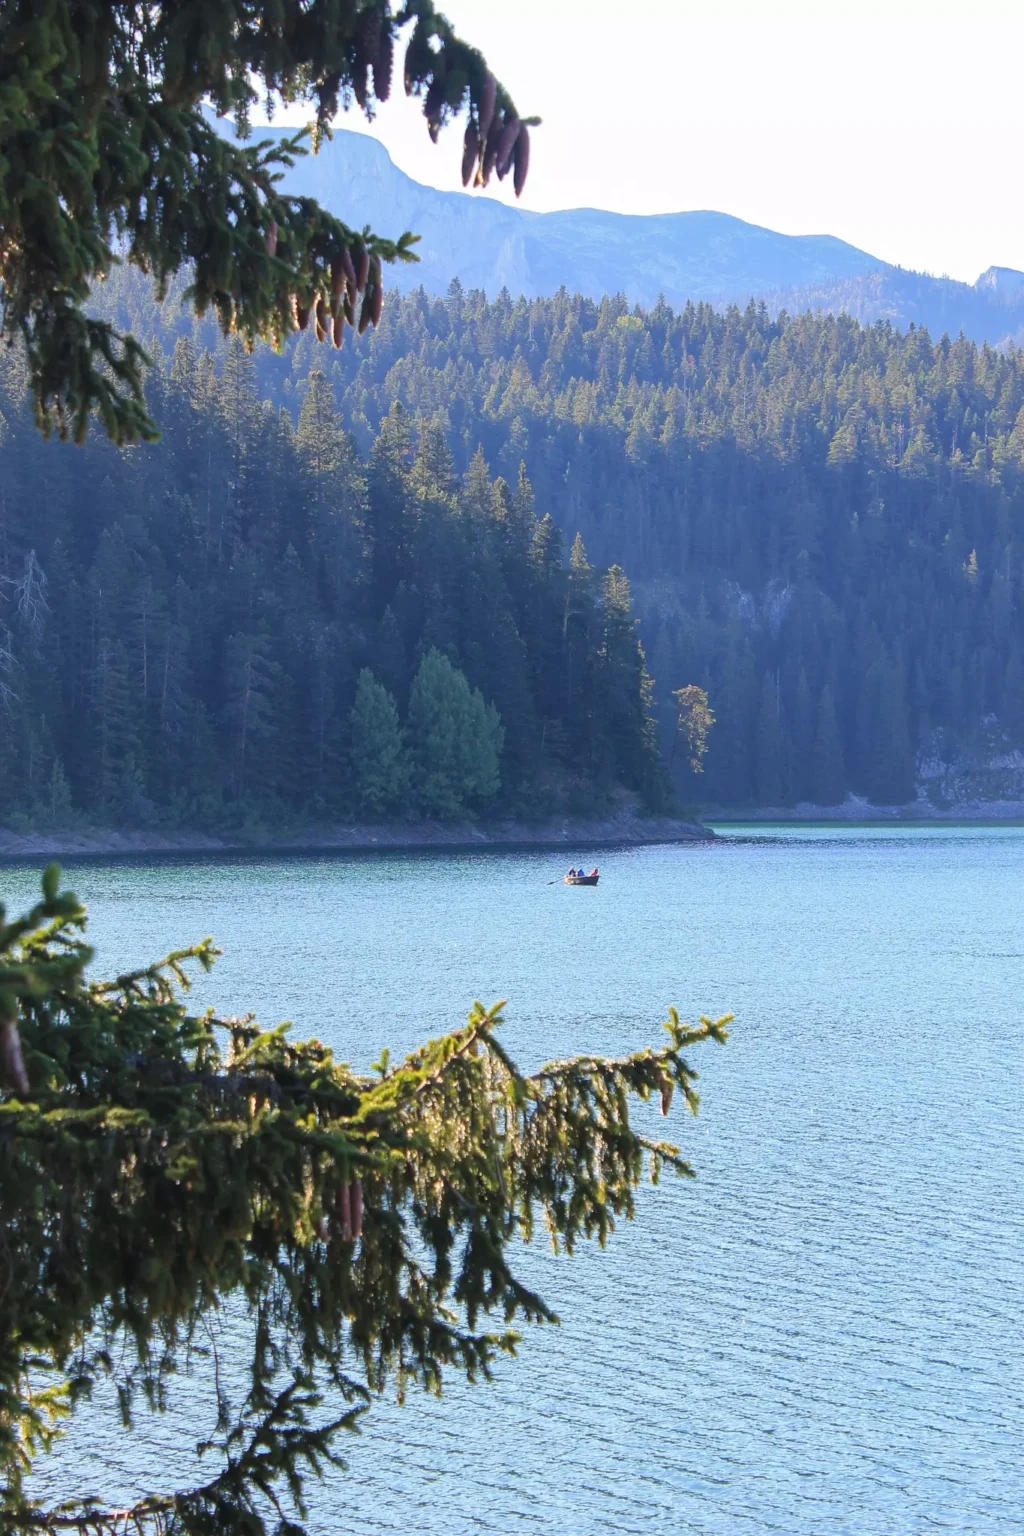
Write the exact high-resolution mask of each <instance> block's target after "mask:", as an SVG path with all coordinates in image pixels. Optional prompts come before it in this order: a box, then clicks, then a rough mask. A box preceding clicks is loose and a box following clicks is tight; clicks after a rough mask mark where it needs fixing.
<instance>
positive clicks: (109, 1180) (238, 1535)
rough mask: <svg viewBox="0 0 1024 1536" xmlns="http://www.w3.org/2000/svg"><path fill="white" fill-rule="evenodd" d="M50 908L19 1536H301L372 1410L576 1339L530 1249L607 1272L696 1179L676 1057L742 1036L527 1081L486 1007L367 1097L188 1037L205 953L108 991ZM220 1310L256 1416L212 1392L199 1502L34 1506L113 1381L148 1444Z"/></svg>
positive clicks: (24, 987)
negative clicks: (96, 1395) (670, 1119)
mask: <svg viewBox="0 0 1024 1536" xmlns="http://www.w3.org/2000/svg"><path fill="white" fill-rule="evenodd" d="M58 881H59V872H58V870H57V869H56V867H55V866H51V868H50V869H48V870H47V872H46V874H45V875H44V879H43V899H42V901H41V902H40V903H39V904H38V905H37V906H36V907H35V908H34V909H33V910H32V911H31V912H30V913H28V914H27V915H26V916H25V917H24V918H21V919H18V920H16V921H12V922H6V921H5V918H4V914H3V911H2V909H0V1147H2V1156H0V1212H2V1214H3V1232H4V1242H3V1306H2V1307H0V1477H2V1482H3V1487H2V1491H0V1528H2V1529H3V1531H4V1532H5V1536H15V1533H17V1536H30V1533H36V1536H39V1533H44V1536H57V1533H58V1532H61V1531H69V1530H70V1531H72V1532H74V1533H75V1536H121V1533H122V1532H123V1531H124V1530H125V1529H127V1530H131V1531H134V1532H136V1533H137V1536H140V1533H141V1536H269V1533H270V1532H271V1531H273V1532H274V1533H275V1536H303V1526H302V1525H301V1524H300V1523H299V1522H301V1521H302V1520H303V1519H304V1518H305V1502H304V1489H305V1484H306V1482H307V1480H308V1478H309V1477H310V1476H311V1475H316V1474H320V1475H322V1474H323V1473H324V1472H325V1471H328V1470H331V1469H335V1468H338V1467H339V1456H338V1447H337V1444H336V1441H337V1438H338V1436H339V1434H340V1433H341V1431H342V1430H345V1429H351V1428H353V1427H355V1425H356V1423H357V1422H358V1419H359V1418H360V1416H361V1415H362V1414H363V1413H364V1412H365V1411H366V1410H367V1408H368V1406H369V1403H370V1401H371V1399H372V1396H373V1394H374V1393H375V1392H378V1391H382V1390H384V1389H386V1388H388V1387H391V1389H392V1390H394V1391H396V1392H397V1393H398V1395H399V1397H402V1396H404V1394H405V1392H406V1391H407V1390H408V1388H409V1387H411V1386H414V1385H421V1386H424V1387H428V1388H433V1389H435V1390H438V1391H439V1390H440V1389H441V1386H442V1383H443V1382H444V1381H445V1380H447V1379H448V1377H449V1375H450V1374H451V1373H464V1374H465V1375H466V1376H467V1377H468V1378H469V1379H470V1380H475V1379H477V1378H479V1377H481V1376H483V1377H487V1376H488V1375H489V1373H490V1370H491V1367H492V1365H493V1363H494V1362H495V1360H496V1359H497V1358H498V1357H499V1355H501V1354H502V1353H503V1352H504V1353H513V1352H514V1351H515V1348H516V1344H517V1341H518V1335H517V1333H516V1331H515V1325H516V1324H517V1322H520V1321H521V1322H524V1323H540V1322H546V1321H547V1322H552V1321H555V1318H554V1314H553V1313H552V1311H551V1309H550V1308H549V1307H548V1306H547V1305H546V1303H545V1302H544V1300H543V1298H542V1297H540V1296H538V1295H536V1294H535V1293H534V1292H533V1291H531V1290H530V1289H529V1288H528V1286H527V1285H525V1284H524V1282H523V1281H522V1280H521V1279H520V1278H519V1275H518V1274H517V1272H516V1267H517V1265H518V1260H519V1256H520V1246H521V1243H522V1240H524V1239H526V1240H529V1238H530V1237H531V1236H532V1235H533V1234H534V1233H535V1232H538V1231H546V1232H547V1233H548V1234H549V1235H550V1238H551V1240H552V1241H553V1242H554V1244H555V1246H556V1248H564V1249H565V1250H566V1251H568V1252H570V1253H571V1252H572V1251H573V1249H574V1247H575V1245H576V1244H577V1242H579V1241H580V1240H581V1239H584V1238H592V1237H596V1238H597V1239H598V1240H599V1241H600V1242H601V1243H603V1242H604V1241H605V1239H606V1238H607V1237H608V1236H609V1234H610V1233H612V1232H613V1231H614V1228H615V1225H616V1222H617V1221H618V1220H619V1219H622V1218H628V1217H631V1216H632V1215H633V1214H634V1198H635V1191H636V1188H637V1186H638V1185H639V1183H640V1180H641V1177H642V1174H643V1170H644V1166H645V1164H647V1165H648V1166H649V1168H650V1172H651V1176H652V1178H655V1179H656V1178H657V1177H658V1174H659V1172H660V1171H661V1170H662V1169H664V1168H667V1169H670V1170H672V1171H674V1172H677V1173H680V1174H684V1175H688V1174H690V1173H691V1169H690V1167H689V1166H688V1164H687V1163H686V1162H685V1161H684V1160H683V1159H682V1157H681V1156H680V1154H679V1150H678V1148H677V1147H675V1146H673V1145H671V1144H668V1143H666V1142H664V1141H661V1140H658V1139H654V1138H652V1137H651V1136H650V1135H648V1134H646V1133H642V1132H640V1131H638V1130H636V1129H635V1128H634V1127H633V1126H632V1125H631V1123H630V1100H631V1099H636V1098H639V1099H640V1100H647V1099H650V1098H652V1097H653V1098H654V1099H655V1101H658V1100H660V1104H661V1109H662V1111H663V1113H667V1112H668V1110H669V1108H670V1106H671V1104H672V1099H673V1091H674V1090H675V1089H677V1088H678V1090H679V1092H680V1095H681V1097H682V1099H683V1101H684V1102H685V1104H686V1105H687V1106H688V1107H689V1108H690V1109H691V1110H695V1109H696V1108H697V1095H696V1092H695V1087H694V1080H695V1077H696V1074H695V1072H694V1071H693V1069H692V1068H691V1067H690V1065H689V1063H688V1062H687V1060H686V1058H685V1056H684V1055H683V1052H684V1051H685V1050H686V1049H688V1047H690V1046H691V1045H695V1044H697V1043H699V1042H702V1041H705V1040H709V1039H713V1040H718V1041H722V1040H724V1039H725V1037H726V1025H727V1024H728V1022H729V1020H728V1018H722V1019H719V1020H717V1021H712V1020H710V1019H701V1021H700V1023H699V1025H697V1026H696V1027H693V1028H691V1027H688V1026H686V1025H683V1024H681V1023H680V1022H679V1019H678V1017H677V1015H676V1013H675V1010H674V1009H673V1010H670V1017H669V1020H668V1022H667V1024H666V1026H665V1028H666V1030H667V1032H668V1041H667V1043H666V1044H664V1045H662V1046H661V1047H654V1048H647V1049H644V1050H641V1051H639V1052H637V1053H635V1054H633V1055H629V1056H624V1057H620V1058H618V1059H615V1060H606V1059H602V1058H599V1057H592V1056H585V1057H578V1058H575V1059H571V1060H568V1061H559V1062H554V1063H551V1064H549V1065H548V1066H545V1067H542V1068H541V1069H540V1071H538V1072H535V1073H533V1074H530V1075H527V1074H525V1073H523V1072H521V1071H520V1070H519V1069H518V1068H517V1067H516V1065H515V1064H514V1062H513V1061H512V1060H511V1059H510V1057H509V1056H508V1054H507V1053H506V1051H505V1049H504V1047H503V1046H502V1045H501V1043H500V1040H499V1038H498V1037H499V1032H500V1026H501V1023H502V1011H501V1010H502V1006H503V1005H502V1004H500V1003H499V1004H496V1005H495V1006H494V1007H493V1008H490V1009H485V1008H483V1007H482V1006H481V1005H480V1004H479V1003H475V1004H474V1006H473V1009H472V1011H471V1013H470V1015H469V1021H468V1023H467V1024H466V1025H465V1026H464V1027H463V1028H461V1029H457V1030H455V1031H453V1033H451V1034H449V1035H446V1036H444V1037H443V1038H441V1039H437V1040H432V1041H430V1042H429V1043H428V1044H427V1045H425V1046H423V1047H422V1048H421V1049H419V1050H417V1051H415V1052H413V1054H412V1055H411V1056H409V1057H408V1058H407V1059H406V1060H405V1061H404V1062H401V1063H399V1064H397V1065H392V1064H391V1063H390V1061H389V1059H388V1055H387V1052H386V1051H385V1052H383V1053H382V1056H381V1059H380V1061H379V1062H378V1063H377V1064H376V1066H375V1068H374V1069H373V1071H372V1072H371V1073H369V1074H367V1075H360V1074H357V1073H354V1072H352V1071H351V1069H350V1068H348V1067H347V1066H345V1065H344V1064H343V1063H341V1062H339V1061H336V1060H335V1058H334V1056H333V1054H332V1052H331V1051H330V1050H329V1049H328V1048H327V1047H325V1046H324V1045H322V1044H321V1042H320V1041H318V1040H310V1041H305V1042H296V1041H292V1040H290V1039H289V1037H288V1035H287V1030H286V1026H281V1027H280V1028H278V1029H274V1030H269V1031H264V1030H261V1029H260V1028H259V1026H258V1025H257V1024H256V1023H255V1021H254V1020H253V1019H252V1018H251V1017H249V1018H245V1019H238V1018H235V1019H230V1020H221V1019H219V1018H217V1017H215V1016H213V1015H212V1014H211V1013H208V1012H205V1013H202V1014H199V1015H196V1014H192V1013H190V1012H189V1010H188V1007H187V1004H186V999H185V996H184V991H185V988H186V987H187V985H188V977H187V974H186V966H187V965H188V964H189V963H190V962H196V963H198V964H199V965H201V966H203V967H209V965H210V964H211V962H212V960H213V958H214V955H215V954H216V951H215V950H214V949H213V947H212V944H211V943H210V941H209V940H207V941H206V942H205V943H203V944H200V945H197V946H195V947H194V948H192V949H189V950H182V951H179V952H177V953H176V954H173V955H171V956H170V957H169V958H168V959H167V960H166V961H164V962H163V963H161V964H158V965H154V966H151V967H147V968H145V969H142V970H139V971H136V972H133V973H129V974H126V975H122V976H119V977H118V978H117V980H115V981H99V980H92V981H86V979H85V976H84V967H85V965H86V964H87V963H88V961H89V959H90V958H91V951H90V950H89V949H88V947H87V946H86V944H85V943H84V940H83V930H84V927H85V912H84V911H83V909H82V908H81V906H80V905H79V903H78V901H77V900H76V898H75V897H74V895H73V894H71V893H64V894H61V893H60V892H59V885H58ZM226 1308H227V1309H229V1310H230V1312H231V1315H232V1316H233V1318H235V1319H236V1320H237V1322H238V1324H239V1327H240V1329H241V1332H240V1333H239V1334H236V1335H235V1336H234V1338H233V1346H232V1347H233V1349H234V1351H235V1356H236V1360H237V1362H238V1364H239V1366H240V1367H241V1369H242V1371H243V1379H244V1388H243V1391H242V1393H241V1395H240V1397H239V1398H238V1399H236V1400H234V1401H232V1400H229V1398H228V1395H227V1392H226V1390H225V1387H224V1384H223V1383H222V1381H221V1377H220V1373H219V1372H218V1373H217V1375H216V1378H215V1386H216V1391H217V1399H218V1422H217V1423H216V1425H215V1426H211V1434H210V1438H209V1444H208V1446H207V1452H208V1460H207V1462H206V1463H204V1465H205V1466H209V1471H208V1473H207V1475H206V1480H205V1481H204V1482H203V1483H202V1484H201V1485H200V1486H198V1487H193V1488H185V1489H179V1490H175V1491H172V1492H169V1493H162V1494H156V1493H154V1494H153V1495H152V1496H150V1497H147V1498H143V1499H142V1500H140V1501H139V1503H138V1504H136V1505H135V1506H134V1507H133V1508H131V1509H129V1510H124V1509H120V1510H118V1509H114V1508H110V1507H108V1506H106V1505H104V1504H103V1503H102V1502H101V1503H99V1504H95V1503H90V1502H89V1501H88V1500H86V1499H85V1498H84V1490H81V1489H78V1488H77V1487H76V1488H75V1492H76V1495H77V1497H76V1499H75V1500H74V1501H73V1502H72V1504H71V1505H65V1506H62V1507H60V1508H58V1509H47V1508H44V1507H41V1506H40V1505H39V1504H38V1503H36V1502H35V1501H34V1500H33V1498H32V1497H31V1494H30V1491H29V1486H28V1485H27V1483H26V1475H27V1474H28V1472H29V1471H30V1470H31V1467H32V1464H33V1462H34V1460H35V1459H36V1457H37V1456H38V1455H39V1454H40V1453H42V1452H44V1451H46V1450H54V1451H56V1452H57V1453H58V1454H59V1450H60V1445H59V1439H58V1438H57V1435H58V1431H59V1427H60V1421H61V1419H62V1418H63V1417H65V1416H66V1415H67V1414H68V1413H69V1412H73V1411H74V1410H75V1408H76V1407H77V1406H78V1405H79V1404H80V1403H81V1402H82V1401H83V1400H85V1399H87V1398H88V1396H89V1394H90V1391H91V1389H92V1387H93V1385H94V1384H95V1383H96V1382H98V1381H100V1380H102V1379H104V1378H112V1379H113V1384H114V1386H115V1387H116V1389H117V1393H118V1396H119V1399H120V1401H121V1404H122V1406H123V1410H124V1412H125V1414H126V1416H127V1418H128V1425H129V1429H128V1432H130V1424H131V1411H132V1404H133V1401H134V1400H135V1399H136V1398H137V1397H138V1396H142V1397H143V1398H145V1399H147V1400H148V1402H149V1404H150V1406H152V1407H153V1408H160V1407H162V1406H164V1404H165V1387H166V1384H167V1382H168V1381H169V1380H170V1379H171V1378H172V1377H173V1375H174V1373H175V1372H183V1373H187V1372H188V1371H189V1370H190V1369H191V1368H193V1367H192V1363H191V1362H192V1361H193V1359H194V1355H193V1347H194V1343H195V1341H196V1340H197V1339H199V1338H204V1339H205V1338H211V1337H215V1333H216V1329H217V1327H218V1325H219V1319H220V1318H221V1317H222V1316H223V1313H224V1310H225V1309H226ZM492 1319H493V1321H492ZM211 1462H212V1465H210V1463H211ZM339 1474H340V1468H339ZM68 1477H69V1482H70V1483H71V1485H72V1486H75V1478H74V1470H73V1469H70V1468H69V1469H68Z"/></svg>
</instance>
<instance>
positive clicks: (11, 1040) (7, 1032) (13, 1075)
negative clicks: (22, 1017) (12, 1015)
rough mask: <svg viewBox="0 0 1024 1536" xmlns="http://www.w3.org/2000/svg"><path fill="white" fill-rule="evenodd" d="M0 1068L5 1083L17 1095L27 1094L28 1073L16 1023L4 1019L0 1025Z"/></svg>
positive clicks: (12, 1020)
mask: <svg viewBox="0 0 1024 1536" xmlns="http://www.w3.org/2000/svg"><path fill="white" fill-rule="evenodd" d="M0 1068H2V1069H3V1075H4V1079H5V1081H6V1082H7V1083H8V1084H9V1086H10V1087H12V1088H16V1089H17V1090H18V1092H19V1093H28V1073H27V1072H26V1071H25V1059H24V1057H23V1056H22V1054H21V1036H20V1035H19V1034H18V1025H17V1021H16V1020H14V1019H4V1020H3V1022H2V1023H0Z"/></svg>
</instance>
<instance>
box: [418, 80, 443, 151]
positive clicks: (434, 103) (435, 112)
mask: <svg viewBox="0 0 1024 1536" xmlns="http://www.w3.org/2000/svg"><path fill="white" fill-rule="evenodd" d="M445 85H446V82H445V76H444V65H443V64H440V63H439V64H438V66H437V68H436V69H435V71H434V77H433V79H432V80H431V82H430V84H429V85H428V86H427V94H426V96H425V97H424V99H423V116H424V117H425V118H426V120H427V122H428V123H429V124H430V129H431V138H435V134H436V131H437V129H438V128H440V126H441V108H442V107H443V106H444V100H445ZM435 143H436V138H435Z"/></svg>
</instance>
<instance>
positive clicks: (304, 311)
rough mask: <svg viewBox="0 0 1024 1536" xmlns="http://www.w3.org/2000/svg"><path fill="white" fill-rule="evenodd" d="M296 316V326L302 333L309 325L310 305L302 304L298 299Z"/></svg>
mask: <svg viewBox="0 0 1024 1536" xmlns="http://www.w3.org/2000/svg"><path fill="white" fill-rule="evenodd" d="M294 314H295V324H296V325H297V326H298V328H299V330H300V331H304V330H305V329H306V326H307V325H308V324H309V305H308V304H300V303H299V301H298V299H296V300H295V309H294Z"/></svg>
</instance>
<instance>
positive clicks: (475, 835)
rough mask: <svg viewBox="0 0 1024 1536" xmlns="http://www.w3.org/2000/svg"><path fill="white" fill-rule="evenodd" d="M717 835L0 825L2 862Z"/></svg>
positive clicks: (655, 824) (655, 825)
mask: <svg viewBox="0 0 1024 1536" xmlns="http://www.w3.org/2000/svg"><path fill="white" fill-rule="evenodd" d="M714 836H715V834H714V832H712V831H711V829H710V828H709V827H705V826H702V825H701V824H700V823H698V822H693V821H680V820H675V819H673V818H671V817H662V816H650V817H645V816H638V815H636V814H635V813H634V812H633V811H628V810H618V811H616V812H615V813H614V814H613V815H610V816H606V817H599V818H584V817H579V818H574V817H557V818H554V819H552V820H549V821H542V822H526V821H501V822H492V823H477V822H431V821H422V822H388V823H384V824H382V825H379V826H357V825H354V824H349V823H346V824H335V825H324V826H310V827H301V828H298V829H296V830H294V831H288V832H278V833H270V832H263V831H254V832H252V833H251V834H242V833H231V834H227V833H225V834H223V835H216V834H214V833H208V832H198V831H194V830H189V829H187V828H186V829H170V828H146V829H142V830H128V829H116V828H113V827H83V828H78V829H75V830H73V831H70V830H69V831H38V832H20V831H13V830H10V829H7V828H2V827H0V858H3V859H7V860H14V859H35V858H74V857H86V856H89V855H106V856H110V855H114V856H119V855H125V856H130V855H144V854H217V853H240V852H246V853H318V852H342V851H345V850H351V851H353V852H358V851H368V852H372V851H373V850H374V849H392V848H393V849H402V848H408V849H416V848H453V849H454V848H514V847H521V848H522V847H561V848H566V849H575V848H600V847H612V846H615V845H616V844H625V845H630V844H635V845H640V844H644V843H691V842H707V841H710V840H712V839H713V838H714Z"/></svg>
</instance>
